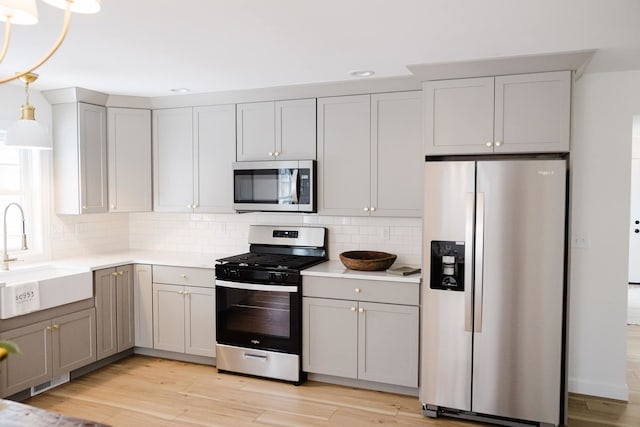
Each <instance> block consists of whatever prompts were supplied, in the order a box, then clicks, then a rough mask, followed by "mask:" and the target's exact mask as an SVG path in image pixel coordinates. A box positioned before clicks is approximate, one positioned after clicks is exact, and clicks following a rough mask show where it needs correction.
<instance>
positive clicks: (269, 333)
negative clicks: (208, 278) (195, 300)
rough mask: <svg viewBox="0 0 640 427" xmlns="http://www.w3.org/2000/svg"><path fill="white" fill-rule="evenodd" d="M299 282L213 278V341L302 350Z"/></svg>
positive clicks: (285, 349)
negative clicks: (278, 282)
mask: <svg viewBox="0 0 640 427" xmlns="http://www.w3.org/2000/svg"><path fill="white" fill-rule="evenodd" d="M301 303H302V301H301V293H300V292H299V287H298V286H287V285H268V284H257V283H244V282H230V281H225V280H216V341H217V342H218V343H219V344H226V345H232V346H239V347H248V348H256V349H262V350H271V351H276V352H283V353H291V354H298V355H299V354H301V350H302V338H301V333H302V332H301V319H302V317H301V305H302V304H301Z"/></svg>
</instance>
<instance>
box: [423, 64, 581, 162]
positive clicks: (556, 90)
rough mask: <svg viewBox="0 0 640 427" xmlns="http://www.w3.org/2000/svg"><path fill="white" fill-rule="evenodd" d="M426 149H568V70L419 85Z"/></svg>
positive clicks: (450, 151)
mask: <svg viewBox="0 0 640 427" xmlns="http://www.w3.org/2000/svg"><path fill="white" fill-rule="evenodd" d="M423 92H424V113H425V123H424V129H425V131H424V135H425V137H424V142H425V148H424V149H425V154H428V155H438V154H489V153H523V152H528V153H535V152H566V151H569V129H570V109H571V72H570V71H558V72H549V73H534V74H519V75H512V76H497V77H480V78H472V79H457V80H441V81H430V82H425V83H424V84H423Z"/></svg>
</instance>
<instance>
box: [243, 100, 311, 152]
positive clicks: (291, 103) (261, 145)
mask: <svg viewBox="0 0 640 427" xmlns="http://www.w3.org/2000/svg"><path fill="white" fill-rule="evenodd" d="M236 109H237V145H236V150H237V159H238V160H239V161H254V160H310V159H311V160H313V159H315V158H316V100H315V98H310V99H295V100H286V101H269V102H252V103H245V104H238V105H237V107H236Z"/></svg>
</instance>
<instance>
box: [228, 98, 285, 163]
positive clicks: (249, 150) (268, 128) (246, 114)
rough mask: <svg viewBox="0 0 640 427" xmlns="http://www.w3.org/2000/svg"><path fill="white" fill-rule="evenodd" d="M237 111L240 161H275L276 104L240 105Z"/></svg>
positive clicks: (254, 103)
mask: <svg viewBox="0 0 640 427" xmlns="http://www.w3.org/2000/svg"><path fill="white" fill-rule="evenodd" d="M237 111H238V114H237V127H238V134H237V138H238V140H237V158H238V161H243V160H274V159H275V156H274V152H275V146H276V141H275V135H276V130H275V103H274V102H252V103H248V104H238V105H237Z"/></svg>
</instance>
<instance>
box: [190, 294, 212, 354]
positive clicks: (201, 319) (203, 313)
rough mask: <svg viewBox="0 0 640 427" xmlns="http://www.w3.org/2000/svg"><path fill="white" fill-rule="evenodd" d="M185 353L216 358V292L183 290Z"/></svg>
mask: <svg viewBox="0 0 640 427" xmlns="http://www.w3.org/2000/svg"><path fill="white" fill-rule="evenodd" d="M184 289H185V313H184V316H185V331H184V338H185V343H184V345H185V349H184V350H185V352H186V353H189V354H196V355H198V356H209V357H215V356H216V352H215V349H216V299H215V295H216V292H215V291H216V290H215V289H214V288H197V287H193V286H186V287H185V288H184Z"/></svg>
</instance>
